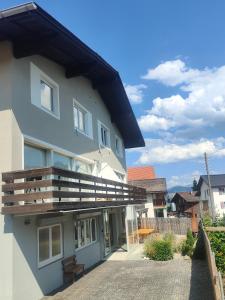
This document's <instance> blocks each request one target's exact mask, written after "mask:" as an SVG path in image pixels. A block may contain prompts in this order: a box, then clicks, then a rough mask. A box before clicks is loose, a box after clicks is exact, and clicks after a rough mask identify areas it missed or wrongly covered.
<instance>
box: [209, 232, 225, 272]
mask: <svg viewBox="0 0 225 300" xmlns="http://www.w3.org/2000/svg"><path fill="white" fill-rule="evenodd" d="M208 237H209V240H210V244H211V249H212V251H213V252H214V253H215V260H216V266H217V268H218V270H219V271H220V272H221V273H223V274H225V232H208Z"/></svg>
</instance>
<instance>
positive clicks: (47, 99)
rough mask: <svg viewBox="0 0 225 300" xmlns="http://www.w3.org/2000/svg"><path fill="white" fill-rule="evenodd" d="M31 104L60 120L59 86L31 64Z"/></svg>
mask: <svg viewBox="0 0 225 300" xmlns="http://www.w3.org/2000/svg"><path fill="white" fill-rule="evenodd" d="M30 71H31V103H32V104H33V105H35V106H37V107H38V108H40V109H42V110H44V111H45V112H47V113H49V114H51V115H52V116H54V117H56V118H58V119H59V117H60V116H59V115H60V114H59V86H58V84H57V83H56V82H54V81H53V80H52V79H51V78H50V77H49V76H48V75H47V74H45V73H44V72H43V71H41V70H40V69H39V68H38V67H37V66H36V65H34V64H33V63H31V68H30Z"/></svg>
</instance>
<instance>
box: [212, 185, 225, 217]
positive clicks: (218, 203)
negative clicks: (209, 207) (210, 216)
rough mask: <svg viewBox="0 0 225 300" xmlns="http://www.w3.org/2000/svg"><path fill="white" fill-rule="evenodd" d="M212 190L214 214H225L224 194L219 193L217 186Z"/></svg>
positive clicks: (221, 215)
mask: <svg viewBox="0 0 225 300" xmlns="http://www.w3.org/2000/svg"><path fill="white" fill-rule="evenodd" d="M212 192H213V199H214V206H215V211H216V214H217V215H219V216H220V217H223V215H224V214H225V206H224V204H225V194H222V195H220V193H219V188H213V189H212ZM221 202H222V203H223V208H222V207H221Z"/></svg>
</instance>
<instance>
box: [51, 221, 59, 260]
mask: <svg viewBox="0 0 225 300" xmlns="http://www.w3.org/2000/svg"><path fill="white" fill-rule="evenodd" d="M60 236H61V227H60V226H59V225H57V226H54V227H52V256H56V255H59V254H60V253H61V239H60Z"/></svg>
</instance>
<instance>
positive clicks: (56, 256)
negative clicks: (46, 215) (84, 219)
mask: <svg viewBox="0 0 225 300" xmlns="http://www.w3.org/2000/svg"><path fill="white" fill-rule="evenodd" d="M55 226H59V227H60V254H58V255H55V256H52V227H55ZM46 228H48V229H49V254H50V255H49V258H48V259H46V260H44V261H41V262H40V261H39V231H40V230H41V229H46ZM37 246H38V249H37V255H38V256H37V261H38V268H42V267H44V266H46V265H48V264H50V263H52V262H54V261H57V260H59V259H61V258H62V257H63V238H62V224H60V223H57V224H52V225H48V226H41V227H38V228H37Z"/></svg>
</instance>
